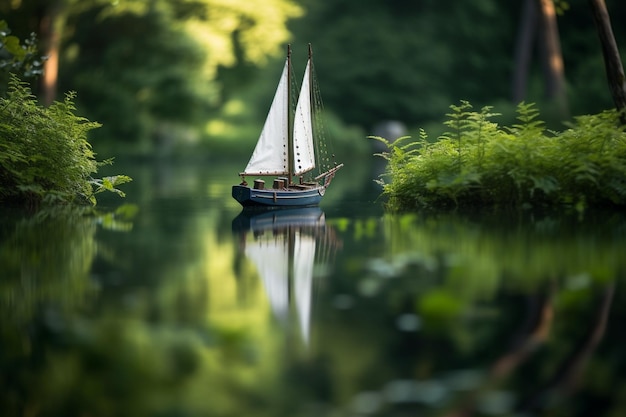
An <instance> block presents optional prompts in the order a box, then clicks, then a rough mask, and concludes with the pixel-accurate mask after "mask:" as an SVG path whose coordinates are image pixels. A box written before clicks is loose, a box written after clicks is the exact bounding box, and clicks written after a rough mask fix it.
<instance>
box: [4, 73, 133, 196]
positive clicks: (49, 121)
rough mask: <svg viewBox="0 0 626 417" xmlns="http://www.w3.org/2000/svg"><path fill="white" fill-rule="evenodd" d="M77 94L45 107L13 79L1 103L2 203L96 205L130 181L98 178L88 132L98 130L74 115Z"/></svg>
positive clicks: (122, 177) (21, 83) (94, 124)
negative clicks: (101, 196) (98, 197)
mask: <svg viewBox="0 0 626 417" xmlns="http://www.w3.org/2000/svg"><path fill="white" fill-rule="evenodd" d="M74 96H75V95H74V94H73V93H69V94H67V95H66V97H65V100H64V101H62V102H54V103H53V104H52V105H51V106H49V107H47V108H44V107H42V106H40V105H39V104H38V103H37V100H36V98H35V97H34V96H33V95H32V94H31V91H30V89H29V88H28V86H27V85H26V84H25V83H24V82H22V81H20V80H19V79H18V78H17V77H15V76H12V77H11V80H10V81H9V89H8V92H7V97H6V98H0V201H19V202H22V203H26V204H30V205H36V204H39V203H40V202H90V203H92V204H95V203H96V199H95V194H97V193H99V192H102V191H105V190H108V191H113V192H116V193H118V194H120V195H123V193H122V192H121V191H120V190H118V189H116V188H115V187H116V186H117V185H119V184H123V183H125V182H128V181H130V178H129V177H127V176H123V175H118V176H114V177H107V178H102V179H95V178H93V177H92V174H93V173H95V172H96V171H97V167H98V165H99V164H102V163H110V162H111V161H105V162H101V163H99V162H97V161H96V159H95V155H94V153H93V151H92V149H91V145H90V144H89V142H87V132H89V131H90V130H92V129H95V128H97V127H99V126H100V125H99V124H98V123H95V122H90V121H88V120H87V119H85V118H83V117H79V116H76V115H75V114H74V112H75V110H76V109H75V107H74V103H73V99H74Z"/></svg>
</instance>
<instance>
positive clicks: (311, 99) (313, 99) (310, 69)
mask: <svg viewBox="0 0 626 417" xmlns="http://www.w3.org/2000/svg"><path fill="white" fill-rule="evenodd" d="M308 65H309V102H310V103H311V104H310V107H311V114H310V115H309V116H310V117H311V135H312V137H313V147H314V148H315V126H314V124H315V123H314V122H313V113H314V111H315V110H314V109H315V92H314V91H313V90H314V88H313V48H312V47H311V44H310V43H309V64H308ZM313 162H314V163H315V165H318V166H319V163H318V161H317V152H316V153H315V156H314V157H313ZM318 172H319V171H318Z"/></svg>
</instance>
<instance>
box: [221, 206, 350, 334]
mask: <svg viewBox="0 0 626 417" xmlns="http://www.w3.org/2000/svg"><path fill="white" fill-rule="evenodd" d="M232 227H233V233H235V234H236V235H237V236H238V241H239V242H240V250H241V251H243V253H244V254H245V257H246V258H247V259H248V260H250V262H252V263H253V264H254V266H255V268H256V270H257V272H258V274H259V277H260V279H261V281H262V283H263V287H264V289H265V292H266V294H267V298H268V300H269V302H270V306H271V309H272V311H273V313H274V315H275V317H276V319H277V320H278V321H279V322H280V323H281V324H282V325H283V326H284V327H285V328H288V327H289V320H290V316H291V314H290V308H294V309H295V313H296V316H297V319H298V324H299V329H300V333H301V337H302V340H303V341H304V343H305V344H308V343H309V337H310V334H309V333H310V321H311V309H312V299H313V295H314V294H313V289H314V279H322V278H323V276H322V274H325V273H326V272H327V271H328V264H329V262H330V260H331V259H333V258H334V255H335V250H336V249H337V247H338V246H339V244H340V242H339V241H338V239H337V237H336V233H335V231H334V229H333V228H332V227H330V226H327V225H326V218H325V215H324V212H323V211H322V210H321V209H320V208H319V207H306V208H296V209H281V210H269V211H259V210H258V209H257V210H249V209H244V210H243V211H242V212H241V213H240V214H239V215H238V216H237V217H236V218H235V219H234V220H233V223H232ZM315 272H317V274H315Z"/></svg>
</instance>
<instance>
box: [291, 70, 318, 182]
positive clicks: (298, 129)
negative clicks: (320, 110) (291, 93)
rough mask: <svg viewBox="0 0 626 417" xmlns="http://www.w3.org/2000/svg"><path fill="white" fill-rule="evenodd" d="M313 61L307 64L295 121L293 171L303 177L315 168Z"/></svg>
mask: <svg viewBox="0 0 626 417" xmlns="http://www.w3.org/2000/svg"><path fill="white" fill-rule="evenodd" d="M310 74H311V60H309V61H308V62H307V65H306V70H305V71H304V79H303V80H302V89H301V90H300V96H299V97H298V104H297V106H296V114H295V115H294V120H293V171H294V174H295V175H301V174H304V173H305V172H308V171H310V170H312V169H313V168H315V151H314V150H313V126H312V121H311V117H312V116H311V92H310V90H311V82H310V81H311V80H310V79H311V77H310Z"/></svg>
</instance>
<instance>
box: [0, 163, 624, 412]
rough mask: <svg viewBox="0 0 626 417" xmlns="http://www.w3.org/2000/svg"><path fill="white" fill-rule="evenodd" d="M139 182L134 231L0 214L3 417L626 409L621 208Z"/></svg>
mask: <svg viewBox="0 0 626 417" xmlns="http://www.w3.org/2000/svg"><path fill="white" fill-rule="evenodd" d="M133 167H134V166H133ZM134 168H135V169H139V168H141V169H145V170H146V175H145V176H143V177H142V175H136V173H134V172H130V174H131V176H133V177H134V178H136V182H134V183H131V184H130V185H132V186H134V187H137V190H138V191H137V192H136V193H132V192H129V199H133V198H134V199H136V200H135V201H132V200H131V201H132V202H135V203H137V204H138V205H139V212H138V214H137V217H136V218H135V219H134V220H133V221H132V224H126V223H121V224H117V225H115V224H114V225H111V221H110V220H109V219H107V218H93V217H88V216H82V215H81V214H80V213H66V214H61V213H59V214H50V213H49V214H46V215H42V216H36V217H27V216H24V215H23V214H22V213H19V215H18V216H15V217H14V216H10V215H5V213H6V212H5V211H3V212H2V214H3V215H2V216H0V313H2V314H0V415H2V416H37V417H48V416H70V415H84V416H87V415H89V416H122V417H123V416H132V417H141V416H147V417H148V416H149V417H153V416H207V417H211V416H223V417H228V416H257V415H259V416H272V417H282V416H285V417H287V416H302V417H306V416H315V417H331V416H332V417H353V416H359V417H368V416H371V417H400V416H407V415H432V416H435V415H437V416H445V415H450V416H453V415H463V416H468V415H475V416H511V415H516V416H519V415H524V416H548V415H570V416H586V415H597V416H609V415H612V416H617V415H623V414H624V412H625V411H626V404H625V403H624V401H623V399H622V398H624V397H623V393H624V390H623V389H622V388H621V387H622V385H623V381H624V378H625V376H626V353H625V351H624V348H623V346H624V344H625V343H626V341H625V337H624V334H623V332H622V330H621V323H622V322H623V319H624V316H626V291H624V288H623V287H624V286H623V284H624V279H625V277H624V275H625V272H626V257H625V256H624V253H626V216H625V215H624V214H623V213H619V212H615V211H613V212H611V211H608V212H588V213H585V215H584V216H582V217H580V216H579V215H577V214H576V213H574V214H573V215H572V214H567V213H548V214H546V213H537V212H531V211H528V212H522V213H519V212H515V213H504V214H501V213H496V212H493V213H488V212H481V213H474V214H471V213H469V214H468V213H463V214H459V213H452V214H450V213H448V214H429V215H425V214H423V213H413V214H407V215H391V214H386V215H381V211H380V210H379V208H376V210H377V211H375V210H374V208H373V207H372V206H373V205H372V204H371V203H368V202H367V201H371V200H367V199H368V197H367V196H360V194H358V193H355V194H353V195H350V197H349V198H346V200H347V201H339V202H337V203H333V201H332V200H330V199H329V200H325V204H328V205H325V206H323V210H320V209H317V208H316V209H306V210H301V211H296V212H291V211H281V212H264V213H258V212H257V213H250V212H243V213H239V210H240V207H239V206H237V205H236V203H235V204H233V205H232V206H230V205H229V204H227V203H228V200H226V199H225V198H224V196H229V191H230V183H231V181H230V178H224V179H223V180H222V179H221V178H218V175H221V174H220V173H223V172H229V171H230V168H229V167H223V166H220V167H215V168H211V169H214V170H213V171H209V170H207V171H206V172H205V171H201V170H198V169H192V168H193V167H190V166H185V167H181V168H180V169H177V168H176V167H172V169H171V171H169V172H170V174H171V178H172V181H173V182H171V183H169V184H170V185H171V184H175V185H176V188H175V189H172V187H169V186H168V187H163V188H162V189H161V191H160V192H158V193H156V192H155V190H156V189H155V188H154V187H152V188H151V187H150V185H149V184H150V183H151V178H152V174H153V173H152V171H150V170H149V169H148V168H146V167H145V166H144V167H140V166H138V167H134ZM122 171H124V172H127V171H128V170H126V169H123V170H122ZM199 173H201V174H199ZM147 174H150V175H147ZM144 177H145V178H144ZM142 178H144V179H142ZM215 178H218V179H217V180H216V179H215ZM338 180H341V179H340V178H338ZM350 182H359V181H357V180H356V179H354V178H351V179H350ZM207 184H208V185H209V186H208V187H207V186H206V185H207ZM338 185H339V183H338ZM347 188H349V187H347ZM338 194H340V193H338ZM336 195H337V194H336ZM329 197H331V196H329ZM336 198H337V199H339V198H338V197H336ZM116 218H117V217H116ZM103 226H106V227H108V228H107V229H106V230H105V229H103ZM131 226H132V227H131ZM590 410H591V411H590Z"/></svg>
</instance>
